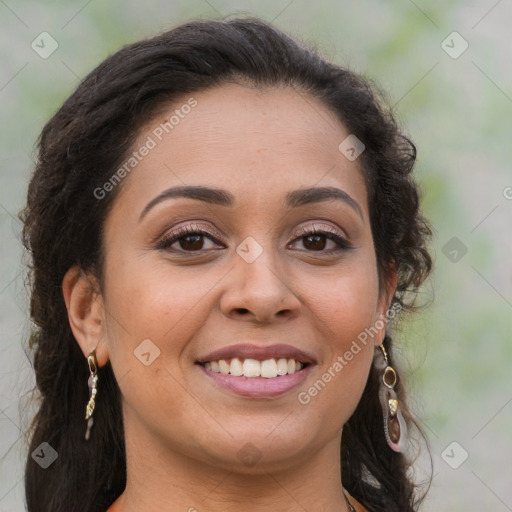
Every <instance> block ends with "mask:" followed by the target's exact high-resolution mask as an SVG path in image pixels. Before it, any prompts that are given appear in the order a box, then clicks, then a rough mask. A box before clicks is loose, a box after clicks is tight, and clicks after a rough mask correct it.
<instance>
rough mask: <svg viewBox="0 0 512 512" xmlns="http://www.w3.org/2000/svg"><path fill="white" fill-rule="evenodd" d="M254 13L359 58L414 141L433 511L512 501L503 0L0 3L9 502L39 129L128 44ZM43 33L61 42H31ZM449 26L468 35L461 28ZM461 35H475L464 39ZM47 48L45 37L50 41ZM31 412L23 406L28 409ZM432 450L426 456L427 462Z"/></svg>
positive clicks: (28, 378)
mask: <svg viewBox="0 0 512 512" xmlns="http://www.w3.org/2000/svg"><path fill="white" fill-rule="evenodd" d="M236 13H239V14H253V15H257V16H260V17H262V18H264V19H266V20H268V21H273V22H274V23H275V24H276V25H278V26H279V27H281V28H283V29H284V30H286V31H288V32H290V33H291V34H292V35H294V36H296V37H298V38H301V39H303V40H305V41H306V42H309V43H313V44H315V45H316V46H317V47H318V48H319V49H320V51H321V52H322V53H323V54H324V55H325V56H326V57H327V58H329V59H333V60H335V61H336V62H337V63H339V64H343V65H347V66H349V67H350V68H351V69H353V70H355V71H358V72H360V73H363V74H364V75H365V76H367V77H368V78H370V79H371V80H373V81H374V82H375V83H376V84H378V85H379V86H380V87H381V88H382V89H384V90H385V91H386V92H387V101H388V104H389V106H391V107H392V108H393V110H394V112H395V113H396V115H397V117H398V119H399V120H400V122H401V124H402V125H403V126H404V128H405V131H406V133H407V134H408V135H410V136H411V138H412V139H413V141H414V142H415V143H416V145H417V147H418V163H417V167H416V176H417V179H418V181H419V182H420V183H421V186H422V190H423V194H424V195H423V209H424V212H425V214H426V216H427V217H428V218H429V219H430V221H431V223H432V224H433V227H434V229H435V236H434V241H433V247H432V251H433V255H434V258H435V272H434V274H433V277H432V278H431V279H430V280H429V282H428V283H427V284H426V286H425V287H424V288H423V292H422V294H421V300H424V301H425V302H428V301H432V303H431V305H430V306H429V307H428V308H426V309H425V310H424V311H422V312H420V313H419V314H418V315H416V316H415V317H414V318H411V319H410V320H409V321H408V322H407V323H404V324H403V326H402V329H401V331H400V332H399V333H398V334H397V341H398V343H399V346H400V348H401V353H402V354H403V356H404V357H403V362H402V373H403V375H404V376H406V377H407V378H408V381H409V386H410V388H411V398H412V400H413V405H414V410H415V412H416V414H417V415H418V416H419V417H420V418H421V420H422V421H423V423H424V426H425V430H426V431H427V434H428V436H429V441H430V445H431V451H432V456H433V461H434V480H433V485H432V488H431V491H430V494H429V498H428V500H427V501H426V502H425V504H424V506H423V508H422V510H424V511H427V512H434V511H435V512H439V511H455V510H456V511H459V510H460V511H490V510H492V511H496V512H500V511H506V510H512V486H511V485H510V484H511V482H512V463H511V459H512V440H511V435H510V432H511V431H512V378H511V371H510V368H511V366H512V344H511V339H512V258H511V255H512V241H511V240H512V237H511V233H512V229H511V227H512V170H511V162H512V71H511V65H510V63H511V62H512V36H511V33H510V26H511V22H512V4H511V3H510V2H506V1H497V2H496V1H495V0H492V1H489V2H487V1H480V2H474V1H472V2H468V1H462V0H460V1H455V0H452V1H448V2H447V1H445V2H440V1H431V2H420V1H416V2H413V1H412V0H400V1H397V2H386V3H385V2H381V1H377V0H369V1H361V2H343V1H339V0H338V1H335V0H322V1H317V2H308V1H306V0H295V1H293V0H292V1H290V0H282V1H280V0H273V1H268V0H263V1H259V2H255V1H253V2H251V1H237V2H231V1H227V0H209V1H206V0H190V1H186V2H185V1H169V0H167V1H163V0H155V1H152V2H143V3H142V2H136V1H134V0H125V1H120V0H111V1H110V2H100V1H99V0H92V1H91V0H90V1H88V2H87V1H74V0H73V1H69V2H66V3H64V2H55V1H45V2H44V3H42V2H37V1H34V0H26V1H18V0H5V1H0V40H1V51H2V59H1V71H0V108H1V112H2V123H1V126H0V133H1V135H0V235H1V240H2V243H1V244H0V261H1V268H0V326H1V334H2V336H1V338H0V343H1V345H0V349H1V351H2V357H1V358H0V457H2V458H1V459H0V464H1V466H0V511H1V512H7V511H21V510H24V507H23V481H22V478H23V475H22V467H23V461H22V459H21V457H22V454H23V453H24V452H23V450H24V449H25V446H24V444H23V437H22V432H23V431H24V429H25V428H26V416H29V415H28V414H27V412H25V413H23V414H20V407H21V404H20V397H21V396H25V395H26V393H27V392H28V391H29V390H30V389H31V387H32V386H33V383H34V378H33V375H32V370H31V366H30V362H29V361H28V359H27V357H26V355H25V354H24V352H23V348H22V340H23V342H25V341H26V337H27V333H28V327H29V321H28V306H27V296H26V292H25V289H24V284H23V280H24V275H25V270H24V267H23V264H22V263H21V258H22V249H21V245H20V243H19V232H20V229H21V226H20V223H19V221H18V220H17V218H16V214H17V212H18V211H19V210H20V209H21V207H22V206H23V204H24V196H25V193H26V186H27V183H28V180H29V176H30V172H31V167H32V166H33V159H34V156H35V153H34V147H35V141H36V139H37V136H38V134H39V132H40V130H41V129H42V127H43V125H44V123H45V122H46V121H47V120H48V119H49V118H50V116H51V115H52V113H53V112H54V111H55V110H56V109H57V108H58V107H59V105H60V104H61V103H62V102H63V101H64V100H65V99H66V98H67V96H68V95H69V94H70V93H71V92H72V91H73V90H74V89H75V88H76V86H77V85H78V83H79V80H80V79H82V78H83V77H84V76H85V75H86V74H87V73H88V72H89V71H91V70H92V69H93V68H94V67H95V66H96V65H97V64H99V63H100V62H101V61H102V60H103V59H104V58H105V57H106V56H107V55H108V54H110V53H112V52H113V51H115V50H117V49H118V48H119V47H120V46H122V45H123V44H126V43H129V42H132V41H135V40H137V39H139V38H141V37H144V36H148V35H151V34H154V33H156V32H159V31H162V30H165V29H167V28H170V27H171V26H173V25H175V24H179V23H181V22H183V21H186V20H189V19H193V18H198V17H199V18H208V17H214V18H221V17H224V16H228V15H232V14H236ZM42 32H48V33H49V34H50V35H51V37H52V38H53V39H54V40H55V41H56V42H57V44H58V48H57V49H56V51H55V52H54V53H52V54H51V55H50V56H48V57H47V58H42V57H41V56H40V55H39V54H37V53H36V52H35V51H34V50H33V49H32V47H31V43H32V42H33V41H36V42H37V41H38V40H40V38H39V39H38V36H39V35H40V34H41V33H42ZM453 32H457V34H454V33H453ZM466 46H467V48H466ZM47 48H48V47H47ZM22 412H23V411H22ZM425 468H428V463H427V461H426V460H425V459H420V460H419V467H418V475H419V477H421V475H422V474H423V472H424V470H425Z"/></svg>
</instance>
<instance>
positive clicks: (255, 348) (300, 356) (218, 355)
mask: <svg viewBox="0 0 512 512" xmlns="http://www.w3.org/2000/svg"><path fill="white" fill-rule="evenodd" d="M235 357H238V358H239V359H247V358H250V359H257V360H259V361H264V360H265V359H271V358H276V359H279V358H286V359H295V361H298V362H300V363H315V362H316V361H315V358H314V357H313V356H312V355H311V354H308V353H307V352H305V351H304V350H301V349H298V348H297V347H293V346H292V345H286V344H282V343H280V344H277V345H266V346H262V345H253V344H249V343H245V344H238V345H229V346H228V347H223V348H220V349H218V350H214V351H213V352H210V353H209V354H207V355H205V356H204V357H200V358H199V359H198V360H197V362H198V363H206V362H208V361H219V360H221V359H233V358H235Z"/></svg>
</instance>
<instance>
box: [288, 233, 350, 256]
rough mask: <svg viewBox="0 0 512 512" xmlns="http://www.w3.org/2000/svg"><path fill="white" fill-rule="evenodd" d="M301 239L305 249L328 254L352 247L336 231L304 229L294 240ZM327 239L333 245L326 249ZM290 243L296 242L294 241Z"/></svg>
mask: <svg viewBox="0 0 512 512" xmlns="http://www.w3.org/2000/svg"><path fill="white" fill-rule="evenodd" d="M301 239H302V245H303V247H305V248H306V249H307V251H311V252H319V253H324V254H329V253H333V252H338V251H343V250H347V249H351V248H352V246H351V245H350V243H349V242H348V240H346V239H345V238H344V237H342V236H340V235H339V234H338V233H336V232H334V231H330V230H326V231H323V230H319V229H317V228H312V229H304V230H302V231H301V232H300V236H299V237H297V238H296V239H295V240H301ZM328 240H330V241H331V242H332V243H333V244H334V247H333V248H331V249H327V250H326V247H327V243H328V242H327V241H328ZM292 243H296V241H294V242H292Z"/></svg>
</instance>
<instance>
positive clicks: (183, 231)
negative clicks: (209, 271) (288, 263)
mask: <svg viewBox="0 0 512 512" xmlns="http://www.w3.org/2000/svg"><path fill="white" fill-rule="evenodd" d="M188 235H201V236H206V237H207V238H209V239H210V240H212V241H214V242H215V243H222V242H220V241H219V240H218V239H217V238H216V237H215V236H214V235H212V234H211V233H210V232H209V231H206V230H203V229H200V228H199V227H197V226H192V225H188V226H185V227H182V228H179V229H178V230H177V231H175V232H174V233H170V234H169V235H166V236H164V237H163V238H162V239H161V240H160V241H159V242H158V244H157V245H156V249H161V250H168V249H170V247H171V246H172V245H174V243H175V242H178V241H179V240H180V239H182V238H185V237H187V236H188ZM311 235H323V236H325V237H326V238H328V239H329V240H332V241H333V242H334V243H336V244H337V245H338V247H337V248H334V249H330V250H327V251H325V250H320V251H308V250H306V251H307V252H313V253H323V254H331V253H335V252H339V251H345V250H349V249H352V248H353V247H352V245H351V244H350V242H349V241H348V240H347V239H346V238H344V237H342V236H340V235H339V234H338V233H337V232H336V231H334V230H333V231H331V230H329V229H328V228H326V229H318V228H316V227H315V226H313V227H312V228H311V227H308V228H301V229H300V230H299V232H298V233H296V236H295V238H294V239H293V241H295V240H297V239H299V238H305V237H307V236H311ZM203 250H204V249H200V250H198V251H185V250H183V249H180V250H178V251H176V250H175V249H172V251H173V252H178V253H182V254H187V255H188V254H194V253H201V252H203Z"/></svg>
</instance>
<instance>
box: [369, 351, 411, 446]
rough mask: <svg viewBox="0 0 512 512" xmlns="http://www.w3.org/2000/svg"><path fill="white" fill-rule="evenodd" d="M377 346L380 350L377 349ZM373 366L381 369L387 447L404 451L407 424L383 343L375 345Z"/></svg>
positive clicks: (380, 389)
mask: <svg viewBox="0 0 512 512" xmlns="http://www.w3.org/2000/svg"><path fill="white" fill-rule="evenodd" d="M379 348H380V349H381V350H379ZM374 361H375V367H376V368H377V369H378V370H381V371H382V373H381V383H380V387H379V400H380V404H381V407H382V413H383V415H384V434H385V435H386V441H387V442H388V445H389V447H390V448H391V449H392V450H393V451H395V452H404V451H405V449H406V447H407V443H408V441H409V439H408V435H407V424H406V423H405V420H404V417H403V415H402V411H401V407H400V403H399V401H398V397H397V394H396V392H395V389H394V388H395V385H396V382H397V375H396V372H395V370H394V369H393V368H392V367H391V366H389V362H388V355H387V353H386V349H385V348H384V345H383V344H382V345H379V347H376V351H375V359H374Z"/></svg>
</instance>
